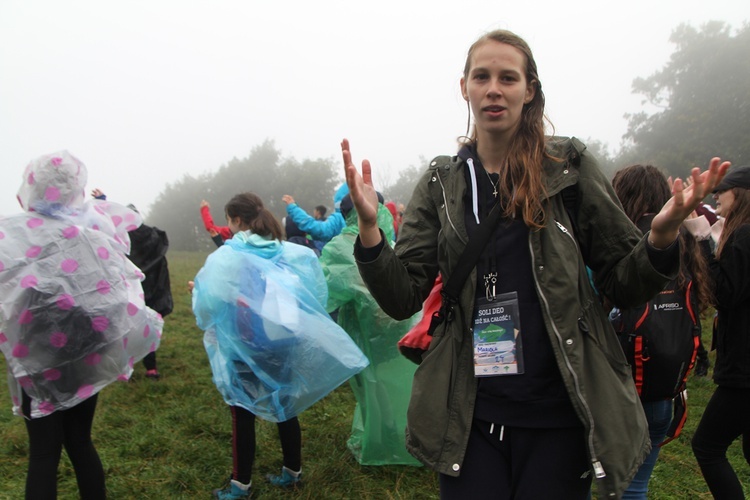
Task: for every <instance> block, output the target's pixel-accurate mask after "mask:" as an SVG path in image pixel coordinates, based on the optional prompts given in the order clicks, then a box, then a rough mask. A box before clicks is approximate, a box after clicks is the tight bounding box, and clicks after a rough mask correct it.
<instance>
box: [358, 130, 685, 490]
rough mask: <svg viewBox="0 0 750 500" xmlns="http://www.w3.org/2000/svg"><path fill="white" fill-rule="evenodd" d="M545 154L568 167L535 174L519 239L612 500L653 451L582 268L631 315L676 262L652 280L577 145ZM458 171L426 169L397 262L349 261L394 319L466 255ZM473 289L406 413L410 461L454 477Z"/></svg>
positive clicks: (442, 331) (471, 391)
mask: <svg viewBox="0 0 750 500" xmlns="http://www.w3.org/2000/svg"><path fill="white" fill-rule="evenodd" d="M550 147H551V153H552V156H553V157H557V158H569V159H570V162H563V161H560V162H556V161H551V160H547V161H545V162H544V165H543V168H544V179H545V183H546V191H547V194H548V198H547V199H545V200H544V202H543V206H544V210H545V214H546V217H547V223H546V225H545V227H544V228H542V229H541V230H538V231H529V240H528V245H529V248H530V251H531V263H532V268H533V275H534V280H535V282H534V286H535V289H536V291H537V295H538V297H539V302H540V303H541V306H542V315H543V321H544V326H545V329H546V331H547V334H548V335H549V338H550V342H551V344H552V347H553V350H554V354H555V360H556V362H557V365H558V367H559V369H560V372H561V374H562V377H563V381H564V383H565V387H566V389H567V393H568V395H569V397H570V400H571V403H572V404H573V407H574V408H575V411H576V414H577V415H578V418H579V419H580V420H581V422H582V424H583V425H584V427H585V437H586V449H587V451H588V454H589V457H590V460H591V462H590V463H591V466H592V470H593V472H594V473H595V476H596V478H597V479H598V487H597V491H598V492H599V493H600V495H601V496H602V498H612V497H614V496H617V497H619V496H620V495H621V494H622V492H623V491H624V489H625V488H626V487H627V486H628V484H629V483H630V480H631V478H632V477H633V475H634V474H635V472H636V471H637V470H638V467H639V466H640V464H641V463H642V461H643V459H644V457H645V455H646V454H647V453H648V451H649V449H650V443H649V437H648V425H647V422H646V419H645V416H644V414H643V410H642V408H641V406H640V402H639V399H638V395H637V394H636V392H635V387H634V385H633V382H632V379H631V376H630V368H629V366H628V365H627V363H626V361H625V357H624V355H623V352H622V349H621V347H620V345H619V342H618V340H617V337H616V336H615V333H614V331H613V330H612V327H611V325H610V324H609V321H608V319H607V315H606V312H605V311H604V309H603V308H602V306H601V305H600V302H599V300H598V299H597V298H596V296H595V292H594V290H593V289H592V287H591V286H590V284H589V278H588V275H587V272H586V265H588V266H589V267H590V268H591V269H592V270H593V271H594V273H595V274H596V276H597V280H596V284H597V287H598V288H599V290H600V291H601V292H602V293H603V294H604V295H606V296H607V297H609V298H610V299H611V300H612V301H613V302H614V303H615V304H618V305H620V306H628V305H636V304H638V303H642V302H645V301H646V300H648V299H649V298H650V297H651V296H652V295H654V294H655V293H657V292H658V291H660V290H661V289H662V288H663V287H664V285H665V284H666V283H667V282H668V281H669V279H670V278H672V277H674V275H676V272H677V268H678V264H679V262H678V260H677V259H675V262H674V266H673V269H672V271H671V273H670V274H671V276H665V275H663V274H660V273H659V272H657V271H656V270H655V269H654V267H653V266H652V264H651V262H650V260H649V257H648V251H647V248H646V237H644V236H642V234H641V232H640V231H639V230H638V229H637V228H636V227H635V226H634V225H633V224H632V222H630V220H629V219H628V218H627V216H626V215H625V214H624V213H623V212H622V209H621V207H620V205H619V202H618V201H617V198H616V196H615V194H614V192H613V190H612V188H611V185H610V184H609V182H608V181H607V179H606V178H605V177H604V175H603V174H602V173H601V171H600V170H599V168H598V165H597V163H596V160H595V159H594V158H593V157H592V156H590V155H589V154H587V153H586V152H585V146H584V145H583V144H581V143H580V142H579V141H577V140H576V139H572V140H570V139H557V140H555V141H554V142H551V144H550ZM440 158H441V159H442V158H447V157H440ZM574 164H579V165H578V166H574ZM464 168H466V164H465V163H464V162H463V161H462V160H460V159H459V158H458V157H453V158H450V159H447V160H438V159H436V161H433V162H432V163H431V165H430V167H429V169H428V171H427V172H426V174H425V175H424V176H423V178H422V179H421V180H420V182H419V183H418V185H417V187H416V188H415V191H414V194H413V196H412V198H411V201H410V202H409V206H408V209H407V212H406V214H405V215H404V221H403V225H402V227H401V232H400V233H399V239H398V243H397V244H396V248H395V251H394V250H392V249H391V248H390V247H389V246H387V245H384V246H383V249H382V251H381V253H380V254H379V255H378V257H377V258H376V259H374V260H372V261H369V262H366V263H365V262H358V264H359V269H360V272H361V273H362V276H363V278H364V280H365V282H366V283H367V285H368V287H369V289H370V291H371V292H372V294H373V296H374V297H375V298H376V299H377V300H378V302H379V304H380V305H381V307H382V308H383V309H384V310H385V311H386V312H387V313H388V314H390V315H391V316H393V317H394V318H397V319H400V318H407V317H409V316H411V315H412V314H414V313H415V312H417V311H419V310H420V308H421V306H422V302H423V300H424V299H425V297H427V295H428V293H429V292H430V289H431V287H432V284H433V283H434V281H435V277H436V276H437V274H438V272H440V273H441V274H442V275H443V277H444V279H445V280H448V279H449V278H450V275H451V272H452V270H453V269H454V268H455V266H456V263H457V261H458V259H459V258H460V256H461V254H462V251H463V249H464V247H465V246H466V243H467V240H468V236H467V231H466V227H465V223H464V211H465V207H464V204H463V203H462V200H463V199H464V193H465V192H466V189H467V185H466V180H465V177H464V174H463V171H462V169H464ZM573 184H577V185H578V194H579V195H578V207H577V210H576V218H577V220H576V223H575V224H573V223H571V221H570V218H569V216H568V212H566V210H565V204H564V201H563V197H562V195H561V191H562V190H563V189H564V188H565V187H567V186H570V185H573ZM573 227H576V228H577V229H578V234H577V237H576V236H575V235H574V234H573ZM360 249H361V248H360ZM583 256H586V259H585V264H584V258H583ZM476 280H477V276H476V270H474V271H472V274H471V275H470V277H469V279H468V280H467V281H466V283H465V285H464V287H463V289H462V291H461V294H460V296H459V303H458V304H457V305H456V307H455V315H454V317H453V320H452V321H446V322H444V323H443V324H442V325H441V326H440V327H439V328H438V330H437V331H436V332H435V335H434V337H433V339H432V341H431V344H430V348H429V350H428V351H427V353H426V354H425V355H424V357H423V361H422V363H421V364H420V366H419V368H418V369H417V372H416V373H415V376H414V384H413V389H412V397H411V402H410V407H409V414H408V428H407V446H408V448H409V450H410V452H411V453H412V454H413V455H414V456H416V457H417V458H419V459H420V460H421V461H422V462H423V463H425V464H426V465H428V466H430V467H432V468H433V469H435V470H437V471H438V472H440V473H443V474H448V475H452V476H457V475H459V474H460V472H461V465H462V462H463V458H464V454H465V451H466V446H467V443H468V438H469V431H470V429H471V422H472V416H473V412H474V404H475V400H476V394H477V379H476V378H475V377H474V373H473V364H472V359H473V346H472V340H471V339H472V311H473V306H474V297H475V291H476Z"/></svg>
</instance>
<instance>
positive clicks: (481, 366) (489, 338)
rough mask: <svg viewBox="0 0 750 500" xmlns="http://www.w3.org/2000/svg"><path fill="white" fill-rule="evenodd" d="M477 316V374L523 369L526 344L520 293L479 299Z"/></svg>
mask: <svg viewBox="0 0 750 500" xmlns="http://www.w3.org/2000/svg"><path fill="white" fill-rule="evenodd" d="M476 309H477V313H476V316H475V317H474V376H476V377H495V376H501V375H518V374H521V373H523V348H522V347H523V346H522V343H521V318H520V311H519V308H518V294H517V293H516V292H509V293H504V294H501V295H498V296H496V297H495V298H494V299H493V300H491V301H490V300H487V299H486V298H484V297H482V298H481V299H477V306H476Z"/></svg>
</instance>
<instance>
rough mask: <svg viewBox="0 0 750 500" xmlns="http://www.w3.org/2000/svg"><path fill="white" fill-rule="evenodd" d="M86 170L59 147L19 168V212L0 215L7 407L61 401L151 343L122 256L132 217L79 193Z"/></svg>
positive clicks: (1, 346) (136, 280)
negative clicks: (28, 401) (23, 399)
mask: <svg viewBox="0 0 750 500" xmlns="http://www.w3.org/2000/svg"><path fill="white" fill-rule="evenodd" d="M86 180H87V171H86V167H85V166H84V164H83V163H81V162H80V161H79V160H78V159H76V158H75V157H73V156H72V155H71V154H69V153H68V152H67V151H61V152H58V153H54V154H51V155H46V156H42V157H40V158H37V159H36V160H34V161H32V162H31V163H30V164H29V165H28V166H27V167H26V170H25V171H24V174H23V184H22V186H21V188H20V189H19V191H18V201H19V203H20V204H21V206H22V207H23V209H24V210H25V212H24V213H21V214H18V215H13V216H9V217H3V218H0V350H2V352H3V354H4V356H5V359H6V361H7V365H8V382H9V386H10V392H11V397H12V399H13V411H14V412H15V413H16V414H18V415H20V414H21V410H20V406H21V390H23V391H25V392H26V394H28V395H29V396H30V398H31V401H32V404H31V417H32V418H37V417H42V416H45V415H48V414H50V413H52V412H54V411H56V410H59V409H64V408H70V407H73V406H75V405H77V404H78V403H80V402H81V401H83V400H85V399H86V398H88V397H90V396H92V395H93V394H96V393H97V392H99V391H100V390H101V389H102V388H104V387H105V386H107V385H108V384H110V383H111V382H114V381H115V380H127V379H129V378H130V375H131V373H132V371H133V364H134V363H135V362H137V361H139V360H140V359H142V358H143V357H144V356H145V355H146V354H148V353H149V352H151V351H153V350H155V349H156V348H157V347H158V346H159V341H160V338H161V330H162V326H163V321H162V319H161V317H160V316H159V315H158V314H157V313H156V312H155V311H153V310H151V309H149V308H147V307H146V305H145V303H144V299H143V289H142V287H141V283H140V281H141V280H142V279H143V273H141V271H140V270H139V269H138V268H137V267H135V266H134V265H133V264H132V263H131V262H130V261H129V260H128V258H127V257H126V254H127V253H128V252H129V250H130V239H129V238H128V231H129V230H132V229H135V228H136V227H138V226H139V225H140V224H141V218H140V215H138V214H137V213H136V212H134V211H132V210H130V209H128V208H126V207H123V206H121V205H118V204H116V203H111V202H107V201H101V200H91V201H85V198H86V196H85V191H84V188H85V184H86Z"/></svg>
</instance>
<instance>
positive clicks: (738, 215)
mask: <svg viewBox="0 0 750 500" xmlns="http://www.w3.org/2000/svg"><path fill="white" fill-rule="evenodd" d="M731 189H732V194H734V201H733V202H732V206H731V207H729V213H728V214H726V216H725V220H724V229H722V231H721V237H720V238H719V246H718V248H717V249H716V257H717V258H719V257H721V252H722V250H724V244H725V243H726V242H727V238H729V235H731V234H732V233H733V232H734V231H735V230H736V229H737V228H738V227H740V226H741V225H742V224H747V223H749V222H750V189H745V188H741V187H734V188H731Z"/></svg>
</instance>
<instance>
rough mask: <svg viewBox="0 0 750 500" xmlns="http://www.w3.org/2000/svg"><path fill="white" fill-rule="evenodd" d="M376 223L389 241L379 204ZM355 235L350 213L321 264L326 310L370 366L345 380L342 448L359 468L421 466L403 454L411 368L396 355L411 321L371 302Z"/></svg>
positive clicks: (389, 220)
mask: <svg viewBox="0 0 750 500" xmlns="http://www.w3.org/2000/svg"><path fill="white" fill-rule="evenodd" d="M378 225H379V226H380V228H381V229H382V230H383V232H384V233H385V235H386V238H387V240H388V241H389V242H392V241H393V217H392V216H391V214H390V212H389V211H388V209H387V208H386V207H384V206H383V205H380V208H379V211H378ZM358 233H359V228H358V226H357V213H356V211H355V210H354V209H352V210H351V211H350V212H349V214H347V218H346V227H344V229H343V230H342V231H341V234H339V235H338V236H336V237H334V238H333V239H332V240H331V241H329V242H328V243H327V244H326V246H325V247H323V253H322V255H321V257H320V262H321V264H322V266H323V273H324V274H325V277H326V280H327V282H328V307H327V308H328V311H329V312H333V311H335V310H338V323H339V325H341V327H342V328H343V329H344V330H346V332H347V333H348V334H349V335H350V336H351V337H352V339H354V342H355V343H356V344H357V345H358V346H359V348H360V349H361V350H362V352H364V353H365V355H366V356H367V358H368V359H369V361H370V364H369V366H368V367H367V368H365V369H364V370H363V371H361V372H360V373H358V374H357V375H355V376H354V377H352V378H351V379H350V380H349V383H350V384H351V387H352V390H353V391H354V396H355V398H356V399H357V405H356V407H355V409H354V418H353V421H352V434H351V436H350V438H349V441H348V443H347V446H348V447H349V449H350V450H351V452H352V453H353V454H354V456H355V458H356V459H357V461H358V462H359V463H360V464H362V465H390V464H406V465H421V464H420V462H419V461H417V459H415V458H414V457H412V456H411V455H410V454H409V452H407V451H406V447H405V445H404V431H405V428H406V409H407V406H408V403H409V397H410V394H411V383H412V377H413V376H414V370H415V369H416V366H415V365H414V364H413V363H411V362H410V361H408V360H407V359H406V358H404V357H403V356H401V355H400V354H399V351H398V347H397V342H398V340H399V339H400V338H401V337H402V336H404V334H406V332H407V331H409V329H410V328H411V326H412V325H413V324H414V321H415V320H416V318H413V319H412V320H406V321H396V320H394V319H393V318H391V317H390V316H388V315H387V314H385V313H384V312H383V311H382V310H381V309H380V307H379V306H378V304H377V302H375V299H373V298H372V296H371V295H370V292H369V291H368V290H367V287H366V286H365V284H364V282H363V281H362V278H361V277H360V275H359V271H358V270H357V265H356V263H355V261H354V255H353V251H354V242H355V240H356V238H357V235H358Z"/></svg>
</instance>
